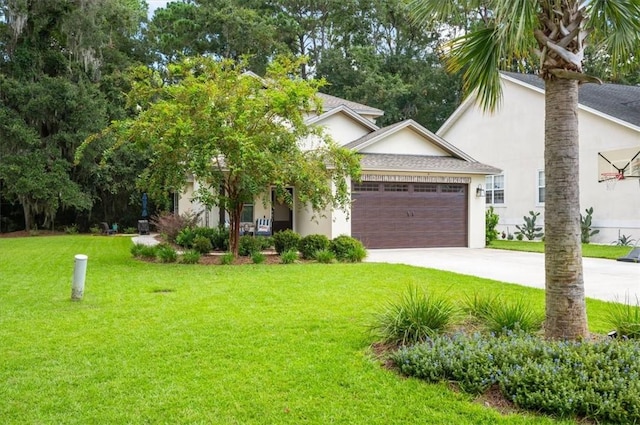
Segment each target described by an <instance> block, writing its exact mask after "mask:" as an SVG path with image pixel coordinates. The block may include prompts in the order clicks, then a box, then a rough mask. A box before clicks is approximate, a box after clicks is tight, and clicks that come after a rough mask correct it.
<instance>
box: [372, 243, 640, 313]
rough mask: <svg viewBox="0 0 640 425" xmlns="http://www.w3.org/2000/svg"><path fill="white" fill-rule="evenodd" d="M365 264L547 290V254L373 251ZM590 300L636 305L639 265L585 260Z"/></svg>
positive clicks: (639, 293) (639, 294) (466, 250)
mask: <svg viewBox="0 0 640 425" xmlns="http://www.w3.org/2000/svg"><path fill="white" fill-rule="evenodd" d="M365 261H368V262H377V263H399V264H408V265H412V266H418V267H429V268H433V269H439V270H447V271H451V272H456V273H461V274H466V275H472V276H478V277H484V278H487V279H494V280H499V281H502V282H509V283H516V284H518V285H524V286H532V287H534V288H544V254H538V253H532V252H519V251H505V250H498V249H486V248H481V249H472V248H428V249H371V250H369V255H368V257H367V258H366V260H365ZM582 264H583V274H584V287H585V293H586V296H587V297H590V298H597V299H600V300H605V301H618V302H625V300H627V299H628V300H630V302H631V304H634V305H635V304H636V302H637V300H640V264H637V263H625V262H621V261H614V260H603V259H599V258H584V259H583V262H582Z"/></svg>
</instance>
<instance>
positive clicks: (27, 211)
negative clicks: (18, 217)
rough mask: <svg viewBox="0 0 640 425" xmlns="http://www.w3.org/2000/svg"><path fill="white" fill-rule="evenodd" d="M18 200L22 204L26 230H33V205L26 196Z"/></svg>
mask: <svg viewBox="0 0 640 425" xmlns="http://www.w3.org/2000/svg"><path fill="white" fill-rule="evenodd" d="M18 200H19V201H20V203H21V204H22V212H23V214H24V230H26V231H29V230H31V225H32V223H33V219H32V215H33V214H32V211H31V204H30V203H29V202H28V200H27V198H26V197H24V196H20V197H18Z"/></svg>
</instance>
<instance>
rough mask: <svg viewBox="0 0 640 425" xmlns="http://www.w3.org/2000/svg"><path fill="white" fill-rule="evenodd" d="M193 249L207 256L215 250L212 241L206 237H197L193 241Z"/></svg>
mask: <svg viewBox="0 0 640 425" xmlns="http://www.w3.org/2000/svg"><path fill="white" fill-rule="evenodd" d="M193 249H194V250H196V251H198V252H199V253H201V254H206V253H207V252H209V251H211V250H212V249H213V247H212V245H211V240H210V239H209V238H207V237H205V236H196V237H195V238H194V239H193Z"/></svg>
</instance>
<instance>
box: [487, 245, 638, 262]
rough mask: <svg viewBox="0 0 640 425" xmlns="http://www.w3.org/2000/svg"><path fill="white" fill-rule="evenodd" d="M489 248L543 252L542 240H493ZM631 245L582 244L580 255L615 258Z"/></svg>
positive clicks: (624, 252) (620, 255)
mask: <svg viewBox="0 0 640 425" xmlns="http://www.w3.org/2000/svg"><path fill="white" fill-rule="evenodd" d="M487 248H491V249H505V250H509V251H526V252H544V242H543V241H513V240H512V241H509V240H495V241H491V243H490V244H488V245H487ZM632 249H633V247H631V246H618V245H600V244H591V243H589V244H582V256H583V257H591V258H605V259H609V260H616V259H618V258H620V257H624V256H625V255H627V254H628V253H629V251H631V250H632Z"/></svg>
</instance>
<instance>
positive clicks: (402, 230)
mask: <svg viewBox="0 0 640 425" xmlns="http://www.w3.org/2000/svg"><path fill="white" fill-rule="evenodd" d="M423 180H436V181H437V180H438V179H434V178H431V179H429V178H424V179H423ZM457 180H460V181H461V182H448V183H438V182H435V181H434V182H428V181H422V182H415V181H414V182H409V181H404V182H403V181H394V182H380V181H363V182H361V183H354V184H353V187H352V200H353V203H352V206H351V215H352V217H351V219H352V222H351V234H352V236H354V237H356V238H358V239H360V240H361V241H362V242H363V243H364V245H365V246H366V247H367V248H370V249H373V248H432V247H466V246H468V240H469V239H468V227H469V226H468V211H469V206H468V198H469V197H468V193H469V184H468V183H467V182H462V181H464V180H463V179H457Z"/></svg>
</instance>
